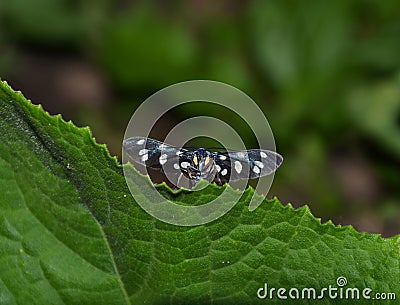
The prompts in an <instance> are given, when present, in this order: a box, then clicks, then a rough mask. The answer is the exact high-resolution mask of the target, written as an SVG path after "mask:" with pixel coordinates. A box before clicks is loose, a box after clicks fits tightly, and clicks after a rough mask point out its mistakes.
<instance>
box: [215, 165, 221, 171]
mask: <svg viewBox="0 0 400 305" xmlns="http://www.w3.org/2000/svg"><path fill="white" fill-rule="evenodd" d="M215 168H216V169H217V172H218V173H219V172H220V171H221V166H219V165H218V164H217V165H215Z"/></svg>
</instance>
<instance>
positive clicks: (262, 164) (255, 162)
mask: <svg viewBox="0 0 400 305" xmlns="http://www.w3.org/2000/svg"><path fill="white" fill-rule="evenodd" d="M254 164H255V165H257V166H258V167H259V168H264V163H262V162H261V161H254Z"/></svg>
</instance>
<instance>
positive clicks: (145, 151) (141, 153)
mask: <svg viewBox="0 0 400 305" xmlns="http://www.w3.org/2000/svg"><path fill="white" fill-rule="evenodd" d="M147 152H148V150H147V149H146V148H143V149H141V150H139V156H141V155H144V154H147Z"/></svg>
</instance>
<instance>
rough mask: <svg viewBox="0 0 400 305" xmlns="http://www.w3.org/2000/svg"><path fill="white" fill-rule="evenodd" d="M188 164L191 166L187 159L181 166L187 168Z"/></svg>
mask: <svg viewBox="0 0 400 305" xmlns="http://www.w3.org/2000/svg"><path fill="white" fill-rule="evenodd" d="M188 166H189V162H186V161H185V162H182V163H181V167H182V168H187V167H188Z"/></svg>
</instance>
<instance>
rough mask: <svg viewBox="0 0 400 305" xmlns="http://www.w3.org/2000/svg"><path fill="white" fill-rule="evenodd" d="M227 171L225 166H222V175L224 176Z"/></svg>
mask: <svg viewBox="0 0 400 305" xmlns="http://www.w3.org/2000/svg"><path fill="white" fill-rule="evenodd" d="M227 173H228V170H227V169H226V168H224V169H223V170H222V172H221V175H222V176H225V175H226V174H227Z"/></svg>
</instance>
